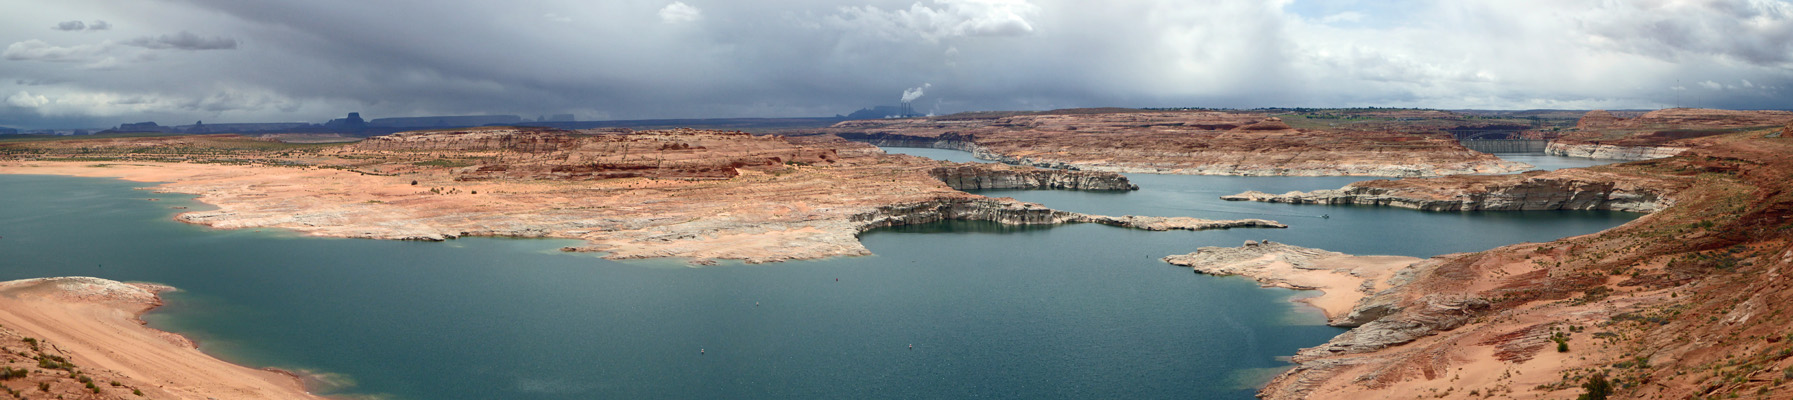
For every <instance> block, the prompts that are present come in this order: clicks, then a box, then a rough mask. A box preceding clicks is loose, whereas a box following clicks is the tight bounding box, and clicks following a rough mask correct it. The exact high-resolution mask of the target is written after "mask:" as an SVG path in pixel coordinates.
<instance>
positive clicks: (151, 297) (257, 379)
mask: <svg viewBox="0 0 1793 400" xmlns="http://www.w3.org/2000/svg"><path fill="white" fill-rule="evenodd" d="M167 289H168V288H166V287H159V286H156V285H149V284H127V283H121V282H116V281H110V280H105V279H98V278H85V277H68V278H41V279H25V280H17V281H9V282H0V327H3V328H0V335H3V336H6V337H8V338H11V340H8V341H7V344H6V347H7V348H8V350H9V352H16V354H26V353H32V352H37V353H38V354H34V355H33V357H41V356H54V357H61V358H62V359H64V360H67V362H68V363H69V364H72V365H73V366H74V367H73V368H69V369H41V368H39V369H37V372H35V373H33V374H31V375H30V376H28V377H26V378H21V379H12V380H8V381H6V384H7V385H8V386H10V387H13V388H14V389H15V390H27V389H29V390H30V391H32V392H39V390H38V388H37V385H38V383H39V382H43V383H47V384H48V385H49V386H48V387H50V388H51V390H49V392H50V393H52V394H65V395H68V396H94V397H98V398H153V399H195V400H205V399H321V398H322V397H318V396H314V395H312V394H310V393H307V392H306V391H305V389H304V387H302V385H301V384H300V382H299V380H298V379H297V378H295V377H293V376H291V375H287V374H283V373H279V372H274V371H267V370H258V369H252V368H248V367H244V366H240V365H236V364H231V363H228V362H225V361H223V360H219V359H217V358H214V357H212V356H210V355H206V354H205V353H202V352H200V351H199V349H197V348H195V347H194V346H193V343H192V342H191V341H189V340H187V339H185V338H183V337H181V336H179V335H175V334H172V333H168V332H163V331H159V330H155V329H151V328H149V327H146V326H144V324H143V322H142V320H140V319H138V316H139V315H142V314H143V313H144V312H147V311H149V310H151V309H153V308H155V307H156V306H159V305H161V300H160V298H159V297H158V296H157V295H156V293H157V291H161V290H167ZM14 336H17V338H12V337H14ZM24 338H31V339H32V340H31V341H26V340H24ZM6 360H7V364H19V365H10V366H13V367H21V368H22V367H25V366H30V365H31V364H32V363H35V362H36V361H35V360H32V359H31V358H25V357H23V356H15V355H14V354H7V358H6ZM71 370H73V371H79V373H80V375H79V376H80V377H87V378H89V379H91V380H93V381H94V382H99V383H103V384H99V385H96V386H98V387H99V389H92V390H90V389H88V388H86V387H84V386H83V384H82V383H81V382H79V381H78V380H77V379H78V378H77V376H76V375H75V374H72V373H71V372H70V371H71ZM114 382H115V383H117V384H116V385H114V384H112V383H114ZM133 390H137V391H141V393H142V395H141V396H139V395H136V394H133V393H132V391H133ZM90 391H91V392H92V393H88V392H90ZM69 398H76V397H69ZM79 398H93V397H79Z"/></svg>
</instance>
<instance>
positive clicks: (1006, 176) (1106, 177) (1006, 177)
mask: <svg viewBox="0 0 1793 400" xmlns="http://www.w3.org/2000/svg"><path fill="white" fill-rule="evenodd" d="M929 173H930V174H932V175H933V176H934V179H939V180H940V181H941V182H944V183H946V186H950V187H952V188H953V189H958V190H990V189H1029V190H1033V189H1054V190H1096V191H1107V190H1139V185H1134V184H1133V183H1132V182H1129V181H1128V180H1127V177H1126V176H1122V175H1121V174H1116V173H1112V172H1089V171H1066V170H1050V169H1011V168H1003V167H1001V166H996V165H991V164H959V165H952V166H943V167H938V168H934V169H933V170H932V171H929Z"/></svg>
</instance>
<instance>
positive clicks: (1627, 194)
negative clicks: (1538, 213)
mask: <svg viewBox="0 0 1793 400" xmlns="http://www.w3.org/2000/svg"><path fill="white" fill-rule="evenodd" d="M1689 184H1690V182H1688V181H1687V180H1685V179H1671V178H1664V177H1658V176H1652V175H1640V174H1636V173H1630V172H1629V171H1628V170H1627V169H1623V168H1607V167H1598V168H1589V169H1562V170H1556V171H1549V172H1546V171H1528V172H1525V173H1521V174H1512V175H1492V176H1490V175H1475V176H1446V177H1436V178H1424V179H1402V180H1375V181H1365V182H1357V183H1352V184H1349V185H1345V186H1344V187H1342V188H1338V189H1331V190H1315V191H1311V192H1288V193H1283V194H1270V193H1264V192H1257V191H1248V192H1245V193H1240V194H1235V195H1230V196H1221V199H1224V200H1231V201H1261V202H1269V203H1289V204H1354V205H1368V206H1390V207H1401V208H1411V209H1416V210H1426V211H1531V210H1615V211H1630V212H1646V213H1647V212H1655V211H1658V210H1661V209H1663V208H1666V207H1668V206H1669V205H1671V204H1673V199H1672V198H1671V197H1670V196H1669V195H1670V194H1671V193H1673V192H1675V191H1678V190H1680V189H1681V188H1684V187H1686V186H1687V185H1689Z"/></svg>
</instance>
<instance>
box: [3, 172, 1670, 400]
mask: <svg viewBox="0 0 1793 400" xmlns="http://www.w3.org/2000/svg"><path fill="white" fill-rule="evenodd" d="M1133 178H1134V179H1135V182H1137V183H1139V184H1140V185H1141V186H1143V187H1145V188H1146V189H1145V190H1140V191H1137V192H1127V193H1084V192H1053V191H1027V192H1019V191H1017V192H992V193H987V194H990V195H998V196H1014V197H1017V198H1021V199H1023V200H1027V201H1034V202H1041V203H1045V204H1047V205H1049V206H1053V207H1057V208H1061V209H1067V210H1074V211H1083V212H1096V213H1105V214H1115V215H1120V214H1141V215H1188V216H1198V217H1205V218H1241V217H1261V218H1270V219H1276V220H1280V221H1284V222H1286V223H1289V224H1291V225H1293V226H1294V228H1292V229H1286V230H1272V229H1242V230H1228V231H1207V232H1145V231H1136V230H1125V229H1118V228H1111V227H1106V226H1100V225H1068V226H1059V227H1052V228H1013V227H1002V226H996V225H991V224H985V223H971V222H949V223H939V224H930V225H923V226H913V227H901V228H893V229H882V230H878V231H874V232H870V233H867V234H865V235H863V237H862V239H863V240H864V241H865V243H866V245H867V246H868V247H869V248H871V250H872V251H873V252H875V253H877V254H878V255H876V256H870V257H857V258H842V259H831V260H823V261H808V262H790V263H779V264H768V265H728V266H721V267H709V268H688V267H684V266H682V265H681V264H679V263H678V262H672V261H647V262H627V263H621V262H612V261H606V260H602V259H599V258H596V257H592V256H590V255H575V254H564V253H560V252H558V251H555V249H557V248H558V247H560V246H564V245H567V244H569V243H570V242H569V241H560V240H504V239H462V240H457V241H451V242H444V243H420V242H396V241H376V240H353V239H321V238H308V237H300V236H297V235H294V234H291V233H286V232H281V231H275V230H266V231H262V230H237V231H218V230H211V229H208V228H204V227H198V226H191V225H185V224H180V223H176V222H172V221H171V220H170V217H171V216H172V215H173V214H174V213H176V212H178V210H173V209H171V207H174V206H186V207H195V208H199V207H203V205H201V204H197V203H196V202H193V201H192V200H191V199H190V197H189V196H179V195H167V194H153V193H149V192H146V191H139V190H132V188H134V187H138V186H144V185H142V184H135V183H128V182H121V181H115V180H105V179H90V178H69V177H47V176H6V175H0V237H3V238H0V279H20V278H29V277H41V276H62V275H86V276H98V277H104V278H109V279H117V280H129V281H153V282H160V283H166V284H170V285H173V286H176V287H179V288H181V289H182V290H183V291H181V292H178V293H172V294H169V295H168V296H167V298H168V306H167V307H164V308H163V309H161V310H159V311H157V312H155V313H153V314H150V315H148V316H146V318H147V319H148V320H149V321H150V322H151V325H152V326H155V327H159V328H163V329H168V330H172V331H176V332H180V333H183V334H187V335H190V336H192V337H194V338H196V339H198V340H200V343H201V345H202V348H203V349H204V350H206V351H208V352H210V353H213V354H217V355H219V356H221V357H223V358H226V359H228V360H231V361H235V362H239V363H243V364H247V365H252V366H258V367H259V366H273V367H280V368H287V369H294V370H304V371H312V372H316V373H319V374H321V376H323V377H324V378H325V380H326V381H328V382H329V383H330V384H331V385H332V386H324V387H321V390H323V391H326V392H330V393H335V394H346V395H381V396H390V397H393V398H400V399H489V398H509V399H588V398H954V399H957V398H1013V399H1037V398H1216V399H1229V398H1230V399H1248V398H1251V397H1252V396H1251V394H1252V385H1255V384H1258V383H1260V382H1261V381H1262V379H1263V378H1264V377H1266V376H1268V375H1269V374H1274V373H1275V372H1277V371H1279V370H1280V369H1281V368H1284V367H1286V366H1287V363H1285V362H1283V361H1280V360H1279V357H1283V356H1287V355H1290V354H1293V353H1294V352H1295V350H1296V349H1298V348H1301V347H1307V346H1312V345H1316V344H1319V343H1321V342H1323V341H1325V340H1326V339H1328V338H1330V337H1331V336H1333V335H1336V334H1337V333H1339V332H1340V331H1341V330H1339V329H1336V328H1330V327H1326V326H1324V325H1322V323H1323V321H1322V319H1321V318H1320V316H1318V315H1317V314H1316V313H1314V312H1312V311H1311V310H1309V309H1305V308H1300V307H1294V306H1291V305H1290V304H1289V303H1288V300H1290V299H1291V298H1292V297H1295V296H1299V295H1300V294H1298V293H1296V292H1291V291H1286V290H1273V289H1260V288H1258V287H1256V285H1255V284H1253V283H1252V282H1250V281H1248V280H1245V279H1241V278H1215V277H1207V276H1200V275H1195V274H1191V273H1190V272H1189V270H1188V269H1185V268H1177V267H1172V266H1169V265H1167V264H1163V263H1162V262H1159V261H1158V258H1159V257H1162V256H1164V255H1169V254H1180V253H1187V252H1190V251H1193V250H1194V249H1195V248H1196V247H1200V246H1235V245H1238V243H1239V242H1240V241H1242V240H1245V239H1263V238H1269V239H1273V240H1278V241H1284V242H1289V243H1294V244H1299V245H1304V246H1312V247H1321V248H1327V249H1331V250H1337V251H1345V252H1352V253H1360V254H1405V255H1416V256H1427V255H1434V254H1439V253H1446V252H1456V251H1476V250H1483V249H1487V248H1491V247H1495V246H1498V245H1503V244H1510V243H1516V242H1522V241H1543V240H1551V239H1555V238H1558V237H1562V236H1567V235H1575V234H1582V233H1589V232H1594V231H1598V230H1600V229H1604V228H1606V227H1610V226H1614V225H1617V224H1620V223H1623V222H1625V221H1628V220H1629V219H1631V218H1633V217H1635V215H1632V214H1618V213H1568V212H1561V213H1507V214H1493V213H1488V214H1484V213H1421V212H1415V211H1410V210H1398V209H1378V208H1366V207H1314V206H1308V207H1297V206H1288V205H1276V204H1263V203H1229V202H1222V201H1219V200H1216V199H1214V197H1216V196H1219V195H1222V194H1230V193H1235V192H1238V191H1243V190H1246V189H1258V190H1265V191H1282V190H1311V189H1319V188H1333V187H1337V186H1340V185H1343V184H1344V183H1348V182H1350V181H1354V180H1357V179H1353V178H1341V179H1334V178H1230V177H1180V176H1152V175H1142V176H1134V177H1133ZM152 197H153V198H159V199H161V201H155V202H151V201H146V200H145V199H147V198H152ZM1321 214H1327V215H1330V217H1331V218H1328V219H1321V218H1318V215H1321ZM910 345H914V348H913V349H910V348H909V346H910ZM700 349H701V350H702V353H701V354H700V353H699V351H700Z"/></svg>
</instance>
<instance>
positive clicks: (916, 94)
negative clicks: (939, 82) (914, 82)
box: [903, 83, 934, 103]
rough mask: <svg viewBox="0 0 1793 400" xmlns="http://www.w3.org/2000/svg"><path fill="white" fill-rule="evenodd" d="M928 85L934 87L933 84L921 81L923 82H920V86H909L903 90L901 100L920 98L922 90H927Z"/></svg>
mask: <svg viewBox="0 0 1793 400" xmlns="http://www.w3.org/2000/svg"><path fill="white" fill-rule="evenodd" d="M930 87H934V84H932V83H923V84H921V87H917V88H910V89H909V90H904V91H903V102H904V103H908V102H911V101H915V99H919V98H921V95H922V91H924V90H927V89H928V88H930Z"/></svg>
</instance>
